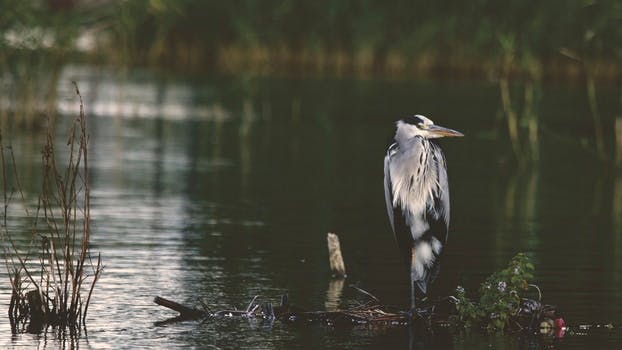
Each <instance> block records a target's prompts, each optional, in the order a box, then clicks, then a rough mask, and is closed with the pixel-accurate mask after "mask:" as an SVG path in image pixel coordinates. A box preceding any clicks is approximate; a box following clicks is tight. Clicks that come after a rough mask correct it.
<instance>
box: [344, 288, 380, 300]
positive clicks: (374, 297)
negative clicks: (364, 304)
mask: <svg viewBox="0 0 622 350" xmlns="http://www.w3.org/2000/svg"><path fill="white" fill-rule="evenodd" d="M350 287H352V288H354V289H356V290H357V291H359V292H361V293H363V294H365V295H367V296H368V297H370V298H372V299H374V300H375V301H377V302H378V303H380V299H378V298H376V296H375V295H373V294H371V293H370V292H368V291H366V290H364V289H362V288H359V287H357V286H355V285H353V284H351V285H350Z"/></svg>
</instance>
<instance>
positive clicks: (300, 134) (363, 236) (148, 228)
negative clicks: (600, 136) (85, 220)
mask: <svg viewBox="0 0 622 350" xmlns="http://www.w3.org/2000/svg"><path fill="white" fill-rule="evenodd" d="M68 79H74V80H77V82H78V84H79V86H80V89H81V91H82V94H83V96H84V97H85V100H86V101H85V104H86V108H87V113H88V114H89V116H90V118H89V128H90V133H91V140H90V142H91V143H90V156H91V158H90V165H91V174H90V179H91V181H92V200H91V203H92V210H91V215H92V218H93V222H92V225H93V250H94V251H101V253H102V256H103V259H104V263H105V265H106V268H105V271H104V275H103V276H102V278H101V281H100V283H99V285H98V287H97V289H96V291H95V293H94V296H93V301H92V304H91V307H90V309H89V319H88V321H87V323H88V336H85V335H82V336H80V337H78V338H76V339H73V340H72V338H67V337H59V336H57V335H55V334H54V332H52V331H49V332H47V333H43V334H40V335H30V334H18V335H13V336H11V335H10V333H9V329H10V328H9V325H8V323H7V321H6V320H4V321H0V327H4V328H5V330H6V331H5V332H0V344H2V346H3V347H22V346H24V347H32V346H40V347H45V346H49V347H54V348H55V347H58V346H68V347H69V346H71V345H72V344H71V342H73V341H75V342H77V343H76V344H77V345H78V346H80V347H86V348H91V347H92V348H102V347H113V348H115V347H126V346H127V347H132V348H134V347H139V346H144V347H167V348H171V347H192V346H194V347H200V348H209V347H218V348H220V347H232V344H235V346H233V347H236V348H248V347H253V348H257V347H260V348H293V347H295V348H298V347H300V346H301V345H303V346H304V347H308V348H335V349H337V348H339V349H340V348H361V347H387V348H396V347H401V348H404V347H408V346H412V347H414V348H456V349H470V348H482V347H484V346H489V345H490V346H493V347H498V348H504V347H510V346H511V347H513V348H525V347H529V346H530V345H529V344H525V343H524V341H523V340H520V339H515V338H514V337H507V336H505V337H504V336H500V337H487V336H483V335H479V334H470V335H464V334H463V335H461V334H455V335H451V336H449V335H438V334H437V335H429V336H425V337H423V336H421V335H417V334H414V335H413V334H409V330H408V329H369V328H364V327H363V328H359V327H354V328H347V329H333V328H330V327H324V326H317V327H304V328H303V329H300V328H296V327H290V326H284V325H279V324H274V325H272V326H271V325H268V324H264V323H263V322H260V321H251V322H246V321H239V320H224V321H219V322H205V323H197V322H186V323H181V324H173V325H167V326H162V327H156V326H154V325H153V323H154V322H156V321H161V320H163V319H166V318H168V317H171V316H173V314H171V313H170V312H169V311H168V310H164V309H162V308H159V307H156V305H155V304H153V302H152V299H153V297H154V296H156V295H161V296H163V297H169V298H172V299H175V300H179V301H181V302H184V303H188V304H199V300H202V301H204V302H205V303H207V304H208V305H211V306H213V307H214V308H215V309H217V308H230V307H239V308H242V307H245V306H246V305H247V304H248V302H249V301H250V300H251V299H252V297H254V296H255V295H259V296H260V298H261V299H263V300H271V301H273V302H278V301H279V298H280V296H281V295H282V294H283V293H285V292H287V293H288V294H289V297H290V300H291V302H292V303H293V304H295V305H298V306H300V307H303V308H307V309H318V310H319V309H324V308H329V309H330V308H338V307H340V306H343V305H344V301H347V300H348V299H349V298H356V297H357V295H356V293H357V292H356V291H353V290H352V289H351V288H349V287H348V285H349V284H351V283H356V284H357V285H359V286H360V287H362V288H363V289H365V290H368V291H369V292H370V293H372V294H374V295H375V296H377V297H379V298H380V299H381V301H382V302H384V303H386V304H389V305H398V306H405V305H407V294H408V293H407V291H408V287H407V282H406V280H407V278H406V275H405V274H404V271H403V267H402V265H401V260H400V258H399V257H398V254H397V250H396V248H395V244H394V242H393V238H392V235H391V233H390V230H389V228H388V226H387V222H386V218H385V208H384V199H383V194H382V185H381V183H382V158H383V155H384V152H385V147H386V141H387V138H388V137H389V136H390V135H391V133H392V128H393V125H392V123H393V121H394V120H395V119H397V118H399V117H401V116H403V115H405V114H407V113H414V112H418V113H425V114H428V115H430V116H431V117H433V118H435V119H437V120H443V124H444V125H447V126H449V127H452V128H455V129H458V130H462V131H464V132H465V134H466V135H467V137H466V138H464V139H463V140H460V141H455V142H454V141H449V140H448V141H447V142H443V148H444V150H445V153H446V155H447V161H448V165H449V175H450V186H451V190H452V227H451V233H450V239H449V245H448V246H447V251H446V255H445V257H444V262H443V273H442V275H441V278H440V280H439V281H438V283H437V286H435V289H437V292H438V293H447V292H448V291H449V290H451V289H453V288H454V287H455V285H456V284H457V283H462V284H463V285H464V286H465V287H466V288H467V289H468V290H469V289H470V290H475V289H476V288H477V285H478V283H479V282H481V281H482V279H483V278H484V277H485V276H486V275H488V274H490V273H491V272H492V271H493V270H496V269H498V268H500V267H503V266H505V265H506V263H507V260H508V259H509V258H510V257H511V256H513V255H514V254H515V253H516V252H519V251H526V252H528V253H529V255H530V256H531V257H533V258H534V261H535V262H536V270H537V276H536V278H537V282H538V284H539V285H540V287H541V288H542V290H543V292H544V298H545V300H544V301H545V302H550V303H554V304H557V305H559V306H560V307H561V308H562V310H563V311H564V312H565V314H566V320H567V321H568V322H569V323H571V324H572V323H574V324H576V323H579V322H600V323H606V322H614V323H615V322H619V321H620V316H619V315H620V311H622V310H621V307H622V300H621V296H622V279H621V278H620V276H622V263H621V261H622V242H621V239H620V237H622V221H621V220H622V219H620V218H622V204H621V203H622V190H621V188H622V181H621V178H620V175H619V174H617V175H616V174H612V172H611V171H610V170H608V169H607V168H606V166H603V165H602V164H601V163H598V162H597V161H595V160H594V159H593V156H592V155H590V154H589V153H588V152H585V151H584V149H583V148H581V147H580V146H579V142H578V141H574V140H575V139H580V138H582V137H586V135H588V136H589V135H590V131H589V130H583V129H581V128H575V122H574V121H575V120H577V119H578V118H579V116H577V115H574V114H571V113H570V114H569V113H568V111H566V110H563V111H561V112H555V111H556V109H555V108H553V107H554V106H549V105H547V103H550V104H554V105H556V104H557V103H558V101H559V100H563V101H566V102H565V103H574V104H576V106H574V109H575V110H580V109H581V108H584V107H585V106H584V103H583V102H581V100H580V99H578V98H574V97H575V94H576V91H574V90H572V89H568V90H564V89H560V88H554V87H553V88H550V91H548V90H547V91H546V94H544V96H548V97H549V99H548V100H547V98H542V99H541V100H540V101H539V103H538V108H541V111H540V113H538V115H539V120H538V123H539V127H541V128H543V129H546V128H547V126H551V125H560V121H564V122H567V125H568V126H567V127H566V129H563V128H562V129H559V131H558V133H555V134H543V135H544V136H543V137H542V140H540V143H539V158H538V160H537V161H536V162H535V163H534V165H533V166H532V167H531V168H529V169H526V170H517V169H515V168H514V166H513V165H511V162H509V161H508V160H507V159H508V154H509V152H511V148H510V147H509V143H508V142H507V140H503V139H502V138H500V137H498V138H492V139H491V138H490V137H487V135H490V134H492V132H491V131H493V130H492V128H493V127H492V126H491V125H492V124H494V119H495V112H496V110H497V108H498V101H497V98H498V94H497V93H496V90H495V88H494V86H488V85H485V84H481V85H478V84H474V83H464V84H455V83H453V84H444V83H426V82H421V83H416V84H415V83H405V82H383V81H359V82H355V81H329V80H316V81H302V80H292V81H288V80H269V79H228V78H214V79H212V80H209V81H199V82H197V81H192V80H187V81H184V80H174V81H170V80H166V79H159V78H157V77H154V76H151V75H149V74H147V73H139V74H136V76H131V77H119V76H115V75H114V74H112V73H111V72H109V71H97V70H91V69H87V68H79V67H78V68H76V67H74V68H70V69H68V70H67V71H65V73H64V75H63V79H61V81H67V80H68ZM58 91H59V96H60V101H59V102H58V107H59V110H60V111H61V112H63V113H66V114H68V116H65V117H61V118H60V119H59V120H60V123H59V125H58V132H59V133H63V132H64V130H65V129H64V128H63V123H62V121H63V120H64V119H63V118H71V117H72V114H73V113H75V110H76V108H77V104H76V101H75V100H74V99H73V96H72V95H73V93H72V92H71V86H70V84H67V86H65V85H64V84H63V83H61V84H60V85H59V89H58ZM447 101H451V103H447ZM547 101H549V102H547ZM605 112H606V111H603V113H605ZM435 116H437V117H435ZM575 118H576V119H575ZM569 120H570V121H569ZM568 121H569V122H568ZM11 138H12V143H13V146H14V148H15V151H16V155H17V156H18V167H19V169H20V171H22V173H23V174H25V175H24V176H25V179H24V183H23V185H24V187H25V188H26V189H27V196H28V197H29V200H30V202H31V203H36V193H37V191H38V189H39V185H38V182H37V178H38V175H37V172H38V165H37V161H38V159H39V153H38V152H39V149H40V148H39V146H38V142H40V141H39V140H38V138H37V137H33V136H32V135H20V134H15V135H12V136H11ZM62 139H63V138H60V139H59V143H60V142H62V141H63V140H62ZM328 231H334V232H338V233H339V235H340V238H341V242H342V248H343V253H344V258H345V261H346V264H347V265H348V271H349V278H348V280H347V281H345V286H343V285H340V282H339V281H331V280H330V272H329V270H328V266H327V265H328V263H327V255H326V251H325V250H326V247H325V235H326V232H328ZM24 239H27V237H25V238H24ZM0 277H1V279H0V283H1V284H3V287H2V288H1V289H0V290H1V292H0V300H3V304H5V305H6V304H7V303H8V301H9V294H8V293H9V292H8V291H9V290H10V289H9V287H8V285H7V280H6V278H5V277H6V274H5V273H3V274H2V276H0ZM604 342H608V343H610V344H617V345H620V344H621V343H622V335H620V334H619V332H614V333H612V334H607V335H605V336H603V337H598V338H589V337H588V338H577V337H574V338H573V337H570V338H567V339H565V340H564V346H565V347H570V348H582V347H584V346H585V345H586V344H587V345H590V344H591V345H595V344H602V343H604Z"/></svg>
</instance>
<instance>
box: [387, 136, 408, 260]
mask: <svg viewBox="0 0 622 350" xmlns="http://www.w3.org/2000/svg"><path fill="white" fill-rule="evenodd" d="M397 152H398V146H397V144H396V143H394V144H392V145H391V146H390V147H389V149H388V150H387V155H386V156H385V157H384V199H385V201H386V205H387V215H388V216H389V222H390V223H391V229H392V230H393V234H394V236H395V241H396V243H397V246H398V248H399V250H400V252H401V254H402V258H403V259H404V262H405V263H406V265H407V266H408V265H409V264H410V254H411V253H410V249H411V248H412V235H411V232H410V227H409V226H408V225H407V224H406V218H405V215H404V211H403V210H402V207H401V206H400V205H399V204H398V205H395V206H394V205H393V185H394V184H393V183H392V181H391V162H392V161H393V160H394V157H395V156H396V153H397Z"/></svg>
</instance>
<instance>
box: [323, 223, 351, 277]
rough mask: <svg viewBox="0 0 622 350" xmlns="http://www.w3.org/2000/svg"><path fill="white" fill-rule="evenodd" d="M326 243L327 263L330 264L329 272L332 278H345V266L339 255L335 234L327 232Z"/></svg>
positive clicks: (339, 248)
mask: <svg viewBox="0 0 622 350" xmlns="http://www.w3.org/2000/svg"><path fill="white" fill-rule="evenodd" d="M326 241H327V243H328V261H329V263H330V270H331V271H332V272H333V277H335V278H345V277H347V275H346V265H345V264H344V263H343V256H342V255H341V246H340V245H339V237H338V236H337V235H336V234H334V233H330V232H329V233H328V235H327V237H326Z"/></svg>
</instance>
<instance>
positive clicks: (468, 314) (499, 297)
mask: <svg viewBox="0 0 622 350" xmlns="http://www.w3.org/2000/svg"><path fill="white" fill-rule="evenodd" d="M533 270H534V266H533V264H532V263H531V262H530V261H529V258H528V257H527V255H525V254H524V253H519V254H517V255H516V256H514V257H513V258H512V260H511V261H510V263H509V264H508V267H507V268H505V269H503V270H501V271H498V272H495V273H494V274H492V275H490V276H489V277H488V278H487V279H486V281H484V282H483V283H482V284H481V285H480V288H479V292H480V297H479V302H474V301H471V300H469V299H468V298H467V297H466V291H465V290H464V288H462V287H460V286H459V287H458V288H456V295H455V298H456V311H457V315H455V316H454V317H453V318H452V319H451V321H452V322H453V323H454V324H455V325H458V326H462V327H465V328H468V327H471V326H476V325H477V326H481V327H482V328H485V329H486V330H487V331H488V332H491V333H492V332H499V331H501V332H502V331H503V330H504V329H506V327H507V326H508V325H509V322H510V321H511V320H512V319H513V318H514V317H517V316H518V313H519V311H520V303H521V293H523V292H525V291H526V290H527V289H528V288H529V285H530V280H531V279H532V278H533Z"/></svg>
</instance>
